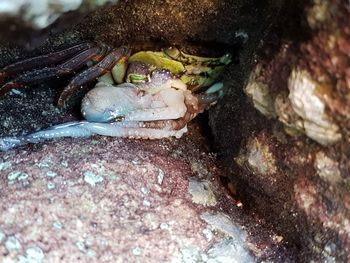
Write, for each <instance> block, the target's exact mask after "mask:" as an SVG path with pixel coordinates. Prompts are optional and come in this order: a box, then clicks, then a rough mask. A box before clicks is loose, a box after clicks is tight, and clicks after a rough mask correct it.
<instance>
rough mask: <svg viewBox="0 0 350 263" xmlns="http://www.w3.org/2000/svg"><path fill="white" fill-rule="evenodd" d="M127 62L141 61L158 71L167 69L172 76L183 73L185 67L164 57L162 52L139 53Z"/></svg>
mask: <svg viewBox="0 0 350 263" xmlns="http://www.w3.org/2000/svg"><path fill="white" fill-rule="evenodd" d="M129 61H130V62H133V61H141V62H143V63H146V64H150V65H152V66H155V67H156V68H158V69H167V70H169V71H170V72H171V73H172V74H180V73H183V72H184V71H185V67H184V66H183V65H182V63H181V62H179V61H176V60H173V59H171V58H167V57H164V53H163V52H152V51H140V52H137V53H135V54H133V55H132V56H131V57H130V58H129Z"/></svg>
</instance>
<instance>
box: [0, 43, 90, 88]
mask: <svg viewBox="0 0 350 263" xmlns="http://www.w3.org/2000/svg"><path fill="white" fill-rule="evenodd" d="M94 46H96V43H93V42H86V43H82V44H79V45H75V46H73V47H70V48H67V49H64V50H60V51H57V52H54V53H51V54H47V55H41V56H38V57H33V58H28V59H25V60H22V61H19V62H16V63H13V64H10V65H8V66H6V67H4V68H3V69H1V70H0V84H2V83H3V82H4V81H5V79H6V78H8V77H11V76H13V75H16V74H17V73H20V72H23V71H28V70H32V69H36V68H42V67H45V66H49V65H53V64H56V63H59V62H61V61H63V60H66V59H68V58H70V57H72V56H73V55H75V54H77V53H78V52H81V51H83V50H86V49H90V48H92V47H94Z"/></svg>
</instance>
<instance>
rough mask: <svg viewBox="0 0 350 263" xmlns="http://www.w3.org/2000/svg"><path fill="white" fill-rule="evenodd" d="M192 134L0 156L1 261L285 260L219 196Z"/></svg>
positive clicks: (52, 145)
mask: <svg viewBox="0 0 350 263" xmlns="http://www.w3.org/2000/svg"><path fill="white" fill-rule="evenodd" d="M193 128H194V127H193ZM191 130H192V133H195V134H196V138H197V139H193V137H192V138H191V137H189V136H188V137H187V136H186V137H185V138H183V140H182V141H179V140H162V141H141V140H125V139H115V138H105V137H94V138H92V139H83V140H75V139H66V140H63V141H52V142H49V143H45V144H40V145H34V146H30V147H23V148H20V149H17V150H14V151H9V152H7V153H4V154H2V155H1V157H0V173H1V177H0V184H1V192H0V197H1V201H2V206H1V209H0V210H1V211H0V259H2V260H3V262H17V260H24V261H25V260H29V261H30V260H32V261H30V262H60V261H65V262H72V261H80V262H91V261H98V262H110V261H114V260H117V261H131V262H138V261H143V262H160V261H164V262H171V261H172V262H199V261H206V262H227V261H230V260H231V259H232V258H235V259H236V260H237V261H236V262H252V261H253V260H256V259H264V258H265V259H266V258H269V259H273V258H275V259H277V257H278V258H281V257H282V258H284V259H286V260H288V258H289V259H290V258H291V256H290V255H288V254H287V251H285V250H284V249H283V242H281V240H280V239H279V237H278V235H276V234H274V233H273V232H270V231H266V230H265V229H263V228H261V227H257V225H259V224H260V220H259V219H258V218H250V217H248V216H247V215H245V214H244V212H243V210H242V208H240V207H239V205H237V203H236V201H235V200H233V199H232V198H231V197H230V196H229V195H228V194H227V193H226V191H225V190H224V189H223V188H222V186H221V184H220V182H219V175H220V173H221V172H220V170H219V169H218V168H217V167H216V165H215V164H214V163H213V162H214V160H215V159H214V158H213V157H214V156H213V155H211V154H210V153H208V152H207V150H206V149H205V148H203V147H202V146H201V145H203V143H204V142H205V141H204V140H203V139H200V138H201V137H200V134H199V133H198V132H196V130H193V129H191ZM189 153H190V154H189ZM11 260H13V261H11ZM25 262H26V261H25Z"/></svg>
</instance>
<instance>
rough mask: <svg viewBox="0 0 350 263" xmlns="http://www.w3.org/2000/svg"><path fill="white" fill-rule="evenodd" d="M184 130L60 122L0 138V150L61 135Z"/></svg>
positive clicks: (158, 134)
mask: <svg viewBox="0 0 350 263" xmlns="http://www.w3.org/2000/svg"><path fill="white" fill-rule="evenodd" d="M186 131H187V127H183V128H182V129H180V130H167V129H153V128H140V127H139V124H138V123H136V122H132V123H129V125H128V124H127V123H98V122H87V121H80V122H71V123H66V124H60V125H57V126H53V127H51V128H49V129H46V130H43V131H38V132H34V133H32V134H28V135H24V136H17V137H16V136H14V137H3V138H0V151H7V150H10V149H12V148H14V147H17V146H21V145H25V144H28V143H39V142H42V141H45V140H49V139H54V138H63V137H74V138H76V137H89V136H92V135H94V134H97V135H103V136H113V137H124V138H142V139H160V138H166V137H170V136H174V137H177V138H180V137H181V136H182V135H183V134H184V133H185V132H186Z"/></svg>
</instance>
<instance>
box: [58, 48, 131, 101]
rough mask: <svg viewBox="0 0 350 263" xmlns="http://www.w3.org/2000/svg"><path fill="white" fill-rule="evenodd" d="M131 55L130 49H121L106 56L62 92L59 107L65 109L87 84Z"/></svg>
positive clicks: (73, 80) (74, 79)
mask: <svg viewBox="0 0 350 263" xmlns="http://www.w3.org/2000/svg"><path fill="white" fill-rule="evenodd" d="M129 55H130V49H128V48H127V47H119V48H117V49H114V50H113V51H112V52H110V53H109V54H108V55H106V56H105V57H104V58H103V59H102V60H101V61H100V62H99V63H97V64H96V65H94V66H92V67H90V68H88V69H87V70H85V71H83V72H81V73H80V74H78V75H76V76H75V77H74V78H73V79H72V80H71V81H70V83H69V84H68V86H67V87H66V88H65V89H64V90H63V91H62V93H61V95H60V97H59V99H58V103H57V105H58V107H60V108H65V107H66V106H67V102H68V100H69V99H70V98H71V97H72V95H73V94H75V93H76V92H77V91H78V90H79V89H81V88H82V87H83V86H84V85H85V84H87V83H89V82H91V81H94V80H96V79H97V78H98V77H100V76H102V75H104V74H105V73H107V72H109V71H111V70H112V68H113V67H114V66H115V65H116V63H117V62H118V61H119V60H120V59H124V58H125V57H128V56H129Z"/></svg>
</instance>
